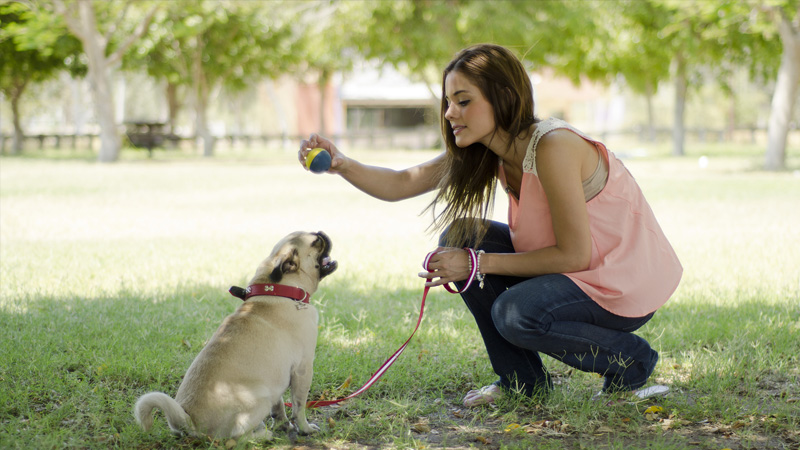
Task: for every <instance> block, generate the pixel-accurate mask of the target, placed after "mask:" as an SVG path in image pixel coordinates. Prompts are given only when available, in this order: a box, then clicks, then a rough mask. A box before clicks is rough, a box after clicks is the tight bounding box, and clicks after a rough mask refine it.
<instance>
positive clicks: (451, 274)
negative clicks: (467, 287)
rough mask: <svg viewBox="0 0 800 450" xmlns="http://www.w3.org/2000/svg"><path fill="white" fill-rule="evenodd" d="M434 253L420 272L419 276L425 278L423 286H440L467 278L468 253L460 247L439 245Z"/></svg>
mask: <svg viewBox="0 0 800 450" xmlns="http://www.w3.org/2000/svg"><path fill="white" fill-rule="evenodd" d="M435 252H436V253H435V254H434V255H433V256H431V257H430V259H429V260H428V267H427V268H426V270H425V271H423V272H420V273H419V274H418V275H419V277H420V278H425V279H426V280H431V281H426V282H425V286H428V287H432V286H442V285H444V284H447V283H453V282H456V281H464V280H466V279H467V278H469V274H470V262H469V254H468V253H467V251H466V250H464V249H462V248H453V247H439V248H437V249H436V250H435Z"/></svg>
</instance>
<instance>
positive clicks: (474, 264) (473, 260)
mask: <svg viewBox="0 0 800 450" xmlns="http://www.w3.org/2000/svg"><path fill="white" fill-rule="evenodd" d="M464 250H467V253H468V254H469V260H470V275H469V281H467V284H466V285H465V286H464V288H463V289H461V290H460V291H459V290H455V289H453V288H451V287H450V285H449V283H448V284H445V285H444V287H445V289H447V291H448V292H450V293H452V294H459V293H461V292H464V291H466V290H467V289H469V286H470V285H471V284H472V281H473V280H474V279H475V276H476V274H477V273H478V257H477V255H476V253H475V250H473V249H471V248H465V249H464ZM436 253H439V252H438V251H433V252H430V253H428V254H427V256H425V260H424V261H423V262H422V267H423V268H424V269H425V270H427V271H428V272H430V268H429V267H428V266H429V265H430V260H431V257H433V255H435V254H436ZM427 281H431V278H428V279H427ZM430 289H431V288H430V287H429V286H425V290H423V291H422V302H421V304H420V306H419V318H418V319H417V325H416V326H415V327H414V331H412V332H411V336H409V337H408V339H406V341H405V342H404V343H403V345H401V346H400V348H398V349H397V351H395V352H394V353H393V354H392V356H390V357H389V359H387V360H386V362H384V363H383V364H382V365H381V366H380V367H379V368H378V370H377V371H375V373H373V374H372V376H371V377H370V378H369V380H367V382H366V383H364V385H363V386H361V387H360V388H358V390H357V391H355V392H353V393H352V394H350V395H348V396H346V397H342V398H337V399H335V400H314V401H310V402H308V403H306V408H319V407H321V406H330V405H335V404H336V403H340V402H343V401H345V400H349V399H351V398H353V397H356V396H358V395H360V394H362V393H363V392H364V391H366V390H367V389H369V388H370V387H372V385H373V384H375V383H376V382H377V381H378V380H379V379H380V378H381V377H382V376H383V374H384V373H386V371H387V370H389V367H391V365H392V364H394V362H395V361H397V358H399V357H400V355H401V354H402V353H403V351H404V350H405V349H406V347H407V346H408V343H409V342H411V338H413V337H414V335H415V334H416V333H417V330H419V326H420V324H421V323H422V316H423V314H424V312H425V300H426V299H427V298H428V291H430ZM284 405H286V406H289V407H291V406H292V404H291V403H284Z"/></svg>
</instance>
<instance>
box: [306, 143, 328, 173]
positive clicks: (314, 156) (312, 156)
mask: <svg viewBox="0 0 800 450" xmlns="http://www.w3.org/2000/svg"><path fill="white" fill-rule="evenodd" d="M306 168H307V169H308V170H310V171H312V172H314V173H323V172H327V171H328V169H330V168H331V154H330V153H328V152H327V151H325V149H322V148H315V149H314V150H311V151H310V152H309V153H308V155H307V156H306Z"/></svg>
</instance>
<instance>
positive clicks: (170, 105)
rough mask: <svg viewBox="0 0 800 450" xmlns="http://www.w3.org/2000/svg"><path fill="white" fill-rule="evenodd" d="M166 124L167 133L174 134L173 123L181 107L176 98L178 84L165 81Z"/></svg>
mask: <svg viewBox="0 0 800 450" xmlns="http://www.w3.org/2000/svg"><path fill="white" fill-rule="evenodd" d="M166 94H167V110H168V111H167V115H168V116H169V117H168V118H167V125H168V129H169V134H175V123H176V122H177V119H178V112H179V111H180V109H181V102H180V100H179V99H178V85H177V84H175V83H170V82H169V81H167V89H166Z"/></svg>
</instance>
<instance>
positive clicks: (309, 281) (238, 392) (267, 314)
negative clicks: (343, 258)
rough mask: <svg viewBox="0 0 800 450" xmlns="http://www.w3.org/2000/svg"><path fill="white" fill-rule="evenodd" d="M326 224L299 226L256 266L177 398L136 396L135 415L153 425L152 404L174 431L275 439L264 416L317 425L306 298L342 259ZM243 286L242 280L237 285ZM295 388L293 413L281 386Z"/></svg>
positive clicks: (312, 317) (311, 322)
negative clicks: (309, 413)
mask: <svg viewBox="0 0 800 450" xmlns="http://www.w3.org/2000/svg"><path fill="white" fill-rule="evenodd" d="M330 250H331V240H330V238H329V237H328V236H327V235H326V234H325V233H323V232H318V233H307V232H295V233H292V234H290V235H288V236H286V237H285V238H283V239H282V240H281V241H280V242H278V243H277V244H276V245H275V248H273V249H272V253H270V255H269V256H268V257H267V258H266V259H265V260H264V261H263V262H262V263H261V264H260V265H259V266H258V269H257V270H256V274H255V276H254V277H253V279H252V280H251V281H250V285H249V287H248V289H247V290H243V289H242V290H241V291H242V292H241V295H239V294H237V292H236V291H235V289H236V288H235V287H234V288H231V293H233V294H234V295H237V296H241V297H243V300H245V301H244V303H242V304H241V306H239V307H238V308H237V309H236V311H235V312H234V313H233V314H231V315H230V316H228V317H227V318H226V319H225V320H224V321H223V322H222V325H220V327H219V328H218V329H217V331H216V332H215V333H214V335H213V336H212V337H211V339H210V340H209V341H208V344H206V346H205V347H204V348H203V349H202V350H201V351H200V353H199V354H198V355H197V357H196V358H195V360H194V362H192V364H191V366H190V367H189V370H188V371H187V372H186V375H185V376H184V377H183V381H182V382H181V385H180V387H178V393H177V395H176V396H175V399H172V398H171V397H170V396H168V395H167V394H165V393H163V392H150V393H148V394H144V395H142V396H141V397H139V399H138V401H137V402H136V406H135V407H134V416H135V418H136V421H137V422H138V423H139V425H140V426H141V427H142V428H143V429H144V430H145V431H147V430H149V429H150V427H151V426H152V424H153V410H154V409H156V408H158V409H161V411H163V413H164V415H165V417H166V419H167V423H168V424H169V427H170V429H171V430H172V432H173V433H175V434H179V435H180V434H184V433H186V434H189V435H192V436H208V437H212V438H215V439H219V438H234V439H237V438H239V437H248V438H258V439H271V438H272V433H271V432H270V431H269V430H267V428H266V425H265V419H266V417H267V416H268V415H270V416H271V417H272V418H274V419H275V424H276V428H278V429H283V430H287V429H289V428H290V427H296V428H297V429H298V430H299V432H300V433H301V434H311V433H314V432H316V431H319V428H318V427H317V426H316V425H314V424H310V423H308V420H307V419H306V411H305V408H306V401H307V399H308V391H309V389H310V387H311V378H312V375H313V364H314V351H315V348H316V344H317V323H318V313H317V310H316V308H314V306H313V305H311V304H309V303H307V302H308V299H309V298H310V295H311V294H313V293H314V292H315V291H316V290H317V286H318V284H319V282H320V280H321V279H322V278H324V277H326V276H328V275H330V274H331V273H333V272H334V271H335V270H336V268H337V266H338V264H337V262H336V261H334V260H332V259H331V257H330ZM238 289H241V288H238ZM287 389H291V399H292V418H291V421H290V420H289V418H288V417H287V416H286V411H285V409H284V404H283V398H282V397H283V393H284V392H285V391H286V390H287Z"/></svg>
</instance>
